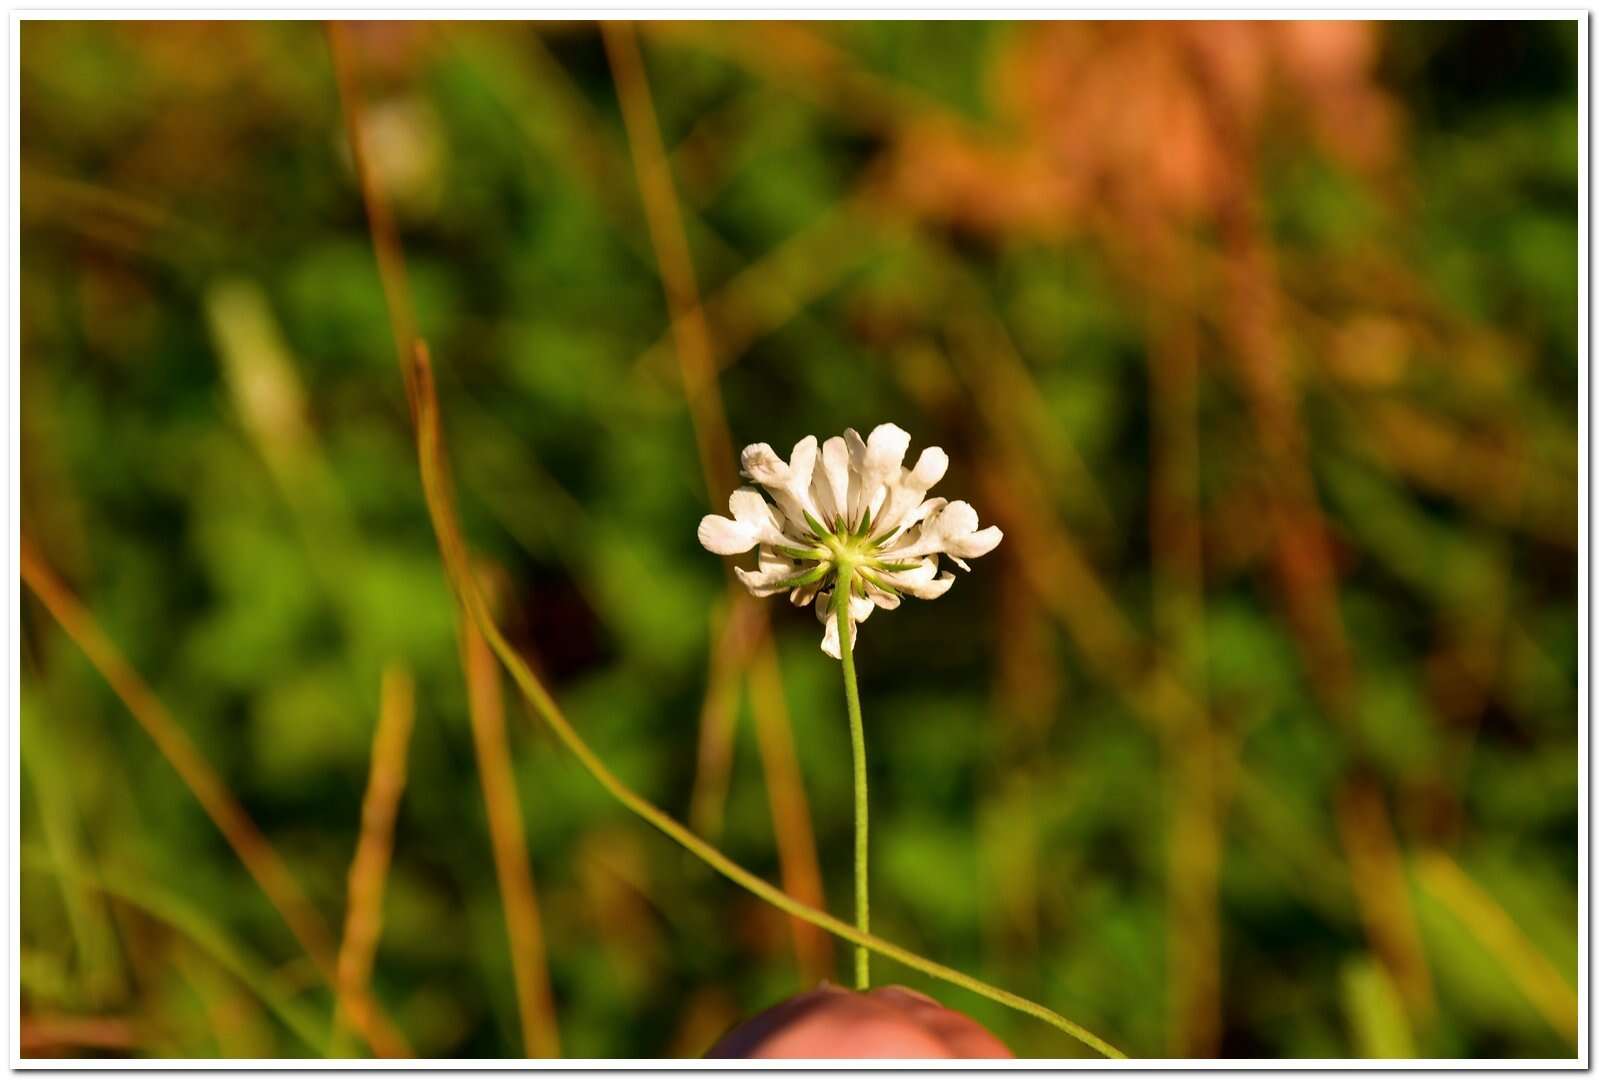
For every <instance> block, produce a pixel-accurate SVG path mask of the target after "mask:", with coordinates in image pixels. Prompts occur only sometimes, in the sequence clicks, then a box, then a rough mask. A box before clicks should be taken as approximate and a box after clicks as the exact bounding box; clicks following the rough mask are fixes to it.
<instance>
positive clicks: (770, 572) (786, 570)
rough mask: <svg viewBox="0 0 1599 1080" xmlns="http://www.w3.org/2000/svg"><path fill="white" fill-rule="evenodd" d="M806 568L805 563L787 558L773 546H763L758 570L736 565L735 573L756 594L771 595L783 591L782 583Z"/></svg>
mask: <svg viewBox="0 0 1599 1080" xmlns="http://www.w3.org/2000/svg"><path fill="white" fill-rule="evenodd" d="M805 569H806V567H805V566H804V565H801V564H800V563H797V562H794V561H793V560H792V559H785V558H784V557H783V556H781V555H779V554H777V553H776V552H775V551H773V550H772V549H771V548H769V547H765V546H762V548H761V561H760V568H759V569H758V570H755V571H749V570H745V569H743V568H742V567H734V569H733V573H735V574H737V575H738V579H739V580H740V581H742V582H743V583H744V587H745V588H746V589H748V590H749V591H750V592H752V593H754V594H755V595H756V596H771V595H773V594H775V593H780V592H782V591H783V590H784V588H785V586H784V585H783V584H782V583H783V582H785V581H787V580H788V579H790V578H792V577H794V576H796V575H798V574H802V573H804V572H805ZM790 587H791V586H790Z"/></svg>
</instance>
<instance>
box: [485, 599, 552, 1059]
mask: <svg viewBox="0 0 1599 1080" xmlns="http://www.w3.org/2000/svg"><path fill="white" fill-rule="evenodd" d="M460 622H461V663H462V666H463V668H464V670H465V672H466V697H467V707H468V711H469V712H470V713H471V716H472V747H473V750H474V751H475V753H476V755H477V767H478V776H479V778H480V779H481V781H482V784H483V803H484V806H485V808H486V809H487V811H488V819H489V840H490V843H491V846H492V847H493V849H494V873H495V876H496V877H497V878H498V879H499V883H500V898H501V901H502V902H503V904H504V906H505V932H506V937H507V938H509V939H510V944H511V974H512V978H513V979H514V981H515V983H516V1005H517V1016H518V1018H519V1020H520V1022H521V1027H522V1045H523V1048H524V1050H525V1051H526V1053H527V1054H528V1055H529V1056H530V1057H545V1058H554V1057H560V1056H561V1040H560V1032H559V1028H558V1026H557V1023H556V1018H555V997H554V995H553V994H552V993H551V991H550V975H549V965H548V963H547V961H546V958H545V948H544V925H543V920H542V918H541V917H540V914H539V900H538V892H537V890H536V889H535V888H534V885H533V867H532V864H531V863H530V862H529V860H528V853H527V833H526V830H525V829H524V828H523V824H522V805H521V802H520V801H519V800H518V798H517V794H516V778H515V776H514V775H513V774H512V772H511V751H510V747H509V745H508V744H507V742H506V738H505V699H504V697H503V695H502V694H501V690H500V670H499V665H498V663H497V662H496V661H495V659H494V654H493V653H492V652H490V651H489V647H488V643H487V642H485V641H484V640H483V635H482V634H480V633H479V632H478V630H477V628H476V627H475V626H473V625H472V622H471V620H470V619H468V618H467V617H466V616H465V615H464V614H463V615H462V616H461V620H460Z"/></svg>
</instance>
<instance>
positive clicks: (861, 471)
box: [849, 424, 911, 522]
mask: <svg viewBox="0 0 1599 1080" xmlns="http://www.w3.org/2000/svg"><path fill="white" fill-rule="evenodd" d="M855 440H856V442H859V441H860V436H858V435H857V436H856V437H855ZM910 445H911V437H910V434H909V433H908V432H906V431H905V429H904V428H901V427H899V426H898V425H896V424H878V425H877V426H876V427H875V428H873V429H872V434H871V436H870V437H869V438H868V439H867V440H866V443H865V445H864V446H862V447H861V449H860V451H859V457H858V458H857V459H856V465H855V471H856V477H855V484H854V488H853V490H852V491H851V496H850V507H849V513H850V521H851V522H859V521H860V520H861V515H862V514H863V513H864V512H865V511H866V508H867V507H868V506H880V505H881V504H882V499H883V488H884V485H886V484H890V483H892V482H894V481H897V480H898V479H899V475H900V472H901V471H902V470H901V469H900V465H901V463H902V462H904V460H905V451H906V450H908V449H909V448H910ZM855 456H856V455H855V452H854V451H853V448H852V453H851V457H855Z"/></svg>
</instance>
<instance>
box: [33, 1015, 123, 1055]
mask: <svg viewBox="0 0 1599 1080" xmlns="http://www.w3.org/2000/svg"><path fill="white" fill-rule="evenodd" d="M17 1042H18V1044H19V1048H20V1049H21V1051H22V1054H23V1056H24V1057H37V1056H45V1055H47V1053H50V1052H59V1051H62V1050H111V1051H121V1052H124V1053H126V1052H130V1051H135V1050H137V1049H138V1048H139V1038H138V1033H137V1032H136V1031H135V1029H134V1025H133V1023H132V1022H131V1021H129V1020H124V1019H121V1018H119V1017H114V1016H49V1015H40V1014H35V1015H32V1016H24V1017H22V1023H21V1024H20V1025H18V1033H17Z"/></svg>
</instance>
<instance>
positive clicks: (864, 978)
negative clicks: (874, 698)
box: [833, 566, 872, 990]
mask: <svg viewBox="0 0 1599 1080" xmlns="http://www.w3.org/2000/svg"><path fill="white" fill-rule="evenodd" d="M854 577H855V572H854V570H853V569H852V568H851V567H849V566H840V567H839V569H838V581H837V583H836V584H835V585H834V586H833V613H834V614H835V615H836V616H837V617H838V655H839V657H840V659H842V660H843V662H844V703H845V705H847V706H848V708H849V745H850V753H851V756H852V757H853V758H854V764H855V926H856V928H857V929H859V930H860V932H861V933H863V934H869V933H871V930H872V925H871V916H870V913H869V912H870V904H869V902H868V899H867V893H868V892H869V890H868V888H867V878H866V836H867V829H866V809H867V799H866V731H865V728H864V726H863V725H862V723H861V694H860V690H859V689H857V688H856V685H855V645H854V642H852V641H851V640H850V639H851V638H852V637H853V636H854V635H853V634H852V633H851V630H852V627H851V626H850V621H849V598H850V587H851V586H852V585H854V583H855V582H854ZM871 967H872V954H871V951H870V950H869V949H867V948H866V947H865V946H862V945H857V946H855V989H857V990H865V989H866V988H867V987H868V986H870V985H871Z"/></svg>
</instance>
